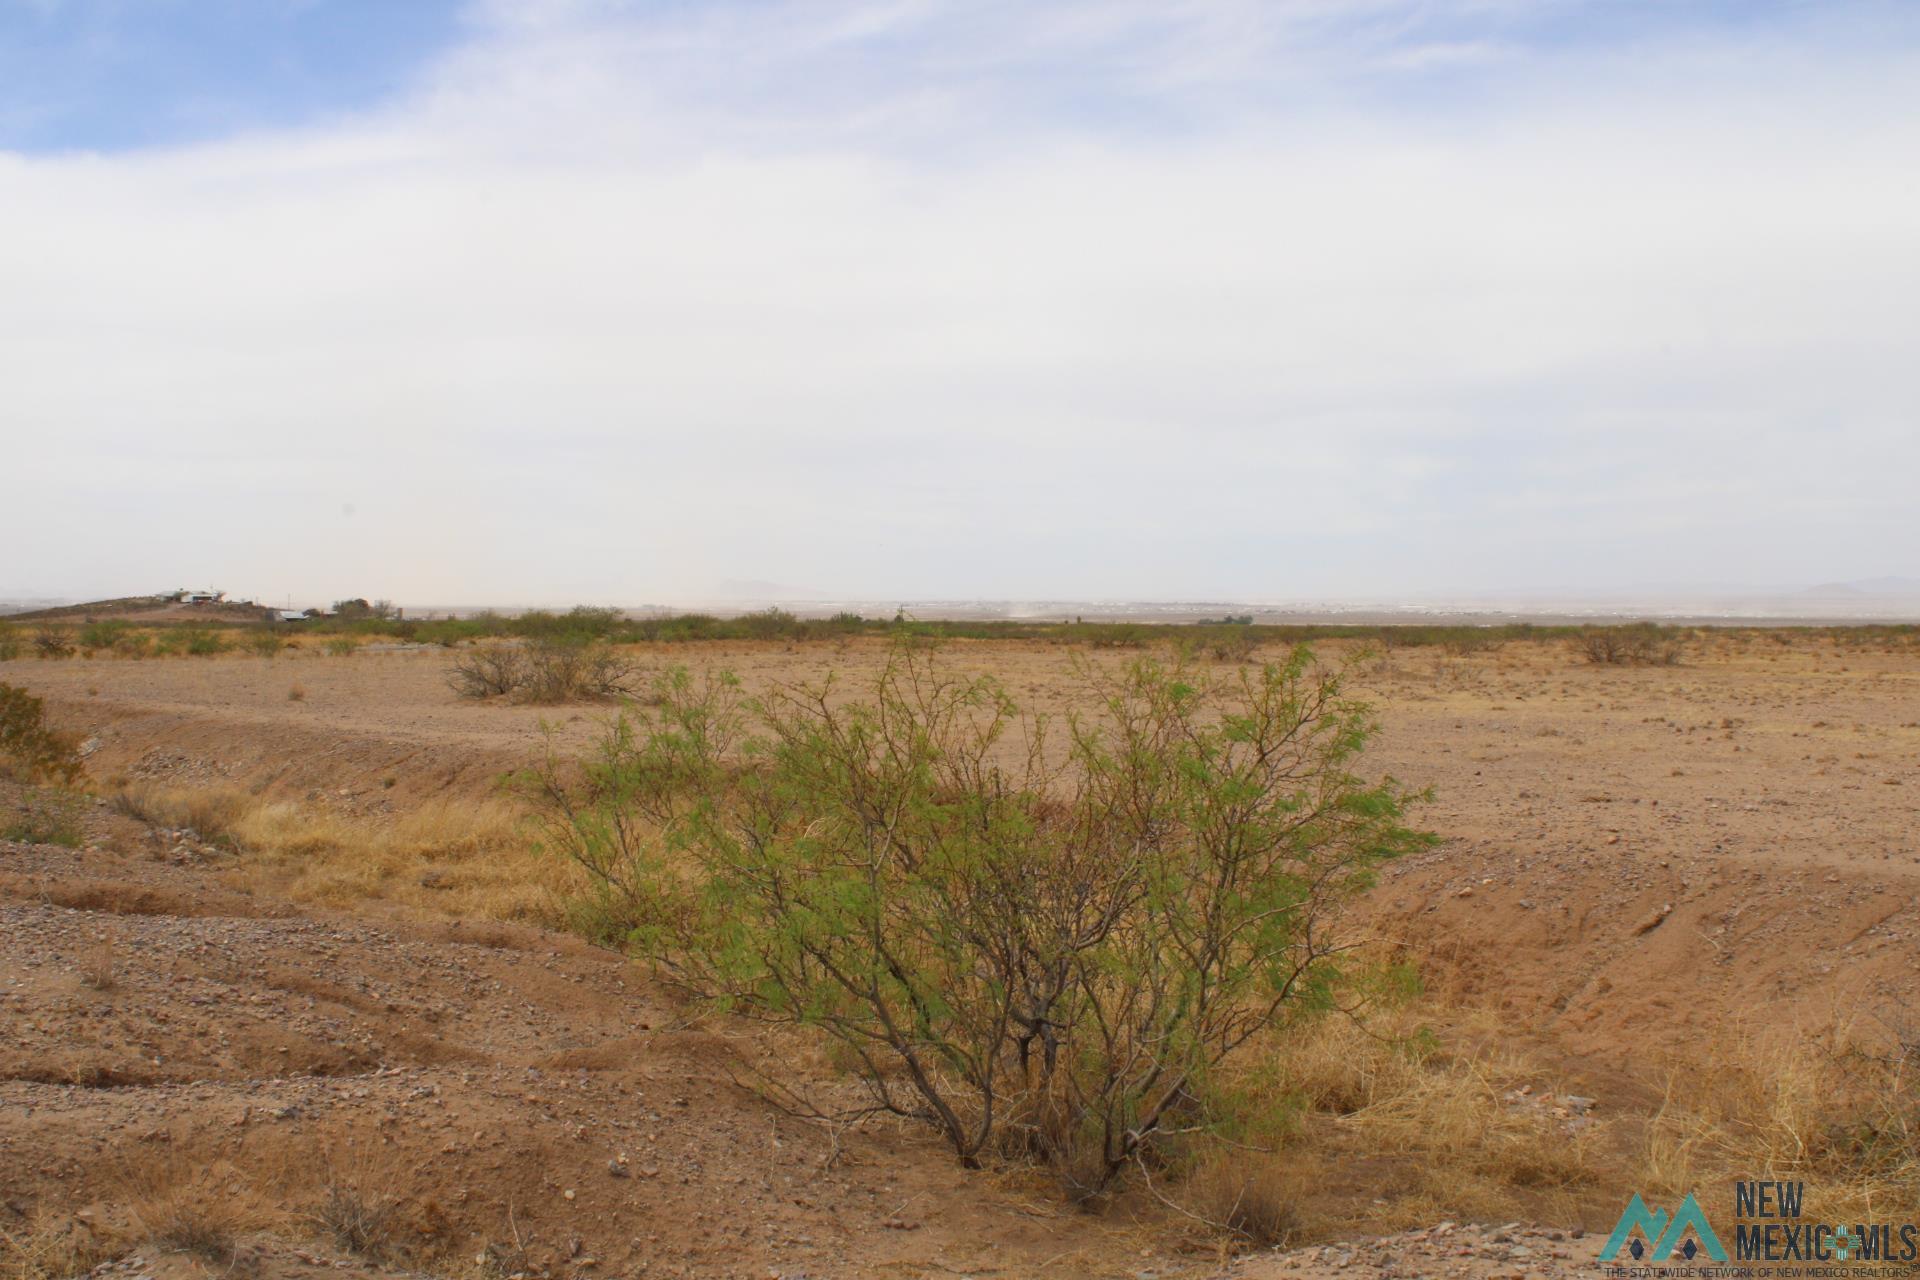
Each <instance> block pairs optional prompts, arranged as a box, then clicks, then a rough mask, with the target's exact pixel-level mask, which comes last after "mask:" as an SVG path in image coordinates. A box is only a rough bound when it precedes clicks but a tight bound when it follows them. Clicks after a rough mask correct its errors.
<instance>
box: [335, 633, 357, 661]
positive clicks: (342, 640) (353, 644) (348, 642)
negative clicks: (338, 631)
mask: <svg viewBox="0 0 1920 1280" xmlns="http://www.w3.org/2000/svg"><path fill="white" fill-rule="evenodd" d="M359 648H360V644H359V642H358V641H356V640H354V639H353V638H352V637H351V636H334V637H333V638H332V639H331V640H328V641H327V652H328V653H329V654H331V655H333V656H334V657H336V658H351V657H352V656H353V655H354V654H355V653H356V652H357V651H358V650H359Z"/></svg>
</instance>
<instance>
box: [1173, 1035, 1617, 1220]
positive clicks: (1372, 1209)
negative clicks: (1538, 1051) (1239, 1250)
mask: <svg viewBox="0 0 1920 1280" xmlns="http://www.w3.org/2000/svg"><path fill="white" fill-rule="evenodd" d="M1416 1012H1417V1010H1415V1009H1413V1008H1411V1007H1409V1008H1405V1009H1400V1010H1388V1011H1384V1012H1382V1013H1381V1014H1379V1015H1377V1016H1376V1017H1374V1018H1372V1019H1370V1020H1366V1021H1357V1020H1355V1019H1352V1018H1347V1017H1341V1016H1334V1017H1328V1018H1324V1019H1321V1020H1319V1021H1316V1022H1312V1023H1309V1024H1306V1025H1304V1026H1300V1027H1296V1028H1293V1029H1291V1030H1290V1031H1288V1032H1286V1033H1284V1034H1281V1035H1279V1036H1276V1037H1275V1038H1274V1039H1273V1041H1272V1042H1271V1043H1270V1045H1269V1046H1268V1048H1267V1049H1266V1051H1265V1053H1264V1056H1263V1058H1262V1059H1261V1061H1260V1062H1259V1063H1258V1064H1257V1065H1256V1066H1255V1067H1254V1068H1253V1069H1252V1070H1251V1071H1250V1072H1249V1073H1248V1074H1247V1075H1246V1076H1245V1077H1244V1078H1242V1079H1240V1080H1238V1081H1235V1082H1234V1083H1233V1089H1234V1091H1235V1092H1236V1094H1238V1095H1239V1096H1240V1097H1241V1098H1242V1099H1244V1100H1245V1106H1246V1108H1247V1124H1246V1130H1245V1133H1244V1135H1243V1136H1244V1139H1245V1141H1244V1145H1241V1146H1235V1147H1216V1148H1213V1149H1211V1150H1208V1151H1205V1152H1204V1153H1203V1154H1201V1155H1200V1156H1199V1157H1198V1158H1197V1159H1196V1162H1195V1164H1194V1167H1193V1168H1192V1169H1191V1170H1190V1172H1189V1173H1188V1174H1187V1176H1186V1178H1185V1180H1184V1182H1183V1183H1182V1184H1181V1185H1180V1187H1179V1189H1178V1191H1177V1192H1176V1193H1174V1194H1173V1199H1174V1200H1175V1201H1176V1202H1177V1203H1178V1204H1179V1205H1180V1207H1182V1208H1183V1209H1184V1210H1186V1211H1187V1212H1188V1213H1190V1214H1192V1215H1193V1216H1195V1217H1197V1218H1200V1219H1202V1220H1204V1221H1206V1222H1209V1223H1211V1224H1213V1225H1214V1226H1216V1227H1219V1228H1221V1229H1224V1230H1226V1231H1228V1232H1230V1233H1232V1234H1233V1235H1235V1236H1237V1237H1238V1238H1240V1239H1242V1240H1244V1241H1247V1242H1249V1243H1253V1244H1258V1245H1269V1244H1287V1243H1300V1242H1304V1241H1310V1240H1313V1239H1317V1238H1325V1237H1328V1236H1330V1235H1332V1234H1334V1233H1337V1232H1368V1231H1395V1230H1401V1229H1405V1228H1408V1227H1413V1226H1420V1225H1431V1224H1433V1223H1435V1222H1439V1221H1442V1220H1443V1219H1453V1220H1456V1221H1458V1220H1479V1221H1488V1220H1501V1219H1508V1218H1515V1217H1530V1218H1535V1219H1545V1220H1565V1219H1570V1218H1571V1217H1573V1216H1574V1209H1575V1206H1576V1204H1577V1203H1578V1201H1579V1200H1580V1199H1581V1198H1582V1196H1583V1194H1585V1193H1589V1192H1590V1191H1591V1190H1592V1189H1593V1188H1594V1187H1595V1186H1597V1185H1600V1184H1601V1183H1603V1182H1604V1181H1606V1180H1607V1178H1608V1177H1609V1175H1610V1173H1611V1172H1612V1171H1610V1170H1609V1168H1608V1164H1609V1157H1608V1153H1607V1150H1606V1142H1605V1127H1604V1125H1603V1124H1602V1123H1600V1122H1597V1121H1589V1122H1585V1123H1582V1122H1581V1121H1580V1119H1579V1118H1578V1117H1577V1116H1573V1115H1570V1114H1568V1113H1567V1112H1566V1111H1565V1109H1564V1108H1559V1109H1556V1108H1555V1107H1554V1106H1552V1105H1550V1104H1547V1105H1543V1104H1541V1103H1538V1102H1536V1101H1535V1100H1534V1099H1535V1098H1536V1097H1538V1096H1539V1095H1540V1094H1541V1093H1542V1092H1545V1091H1552V1090H1553V1080H1552V1077H1551V1074H1550V1073H1549V1072H1548V1071H1547V1070H1546V1069H1545V1068H1544V1067H1542V1066H1541V1065H1540V1064H1538V1063H1536V1062H1533V1061H1531V1060H1529V1059H1528V1058H1527V1057H1526V1056H1525V1055H1523V1054H1521V1053H1518V1052H1515V1051H1513V1050H1510V1049H1498V1050H1495V1049H1469V1048H1457V1049H1455V1048H1447V1047H1443V1046H1442V1045H1441V1044H1440V1043H1439V1042H1438V1041H1437V1040H1435V1039H1434V1038H1433V1037H1432V1036H1431V1035H1430V1034H1427V1033H1425V1032H1422V1031H1420V1030H1419V1029H1418V1027H1417V1025H1416V1021H1415V1014H1416ZM1429 1012H1431V1010H1429ZM1448 1012H1449V1015H1450V1016H1451V1017H1452V1018H1454V1019H1455V1020H1458V1021H1465V1022H1467V1023H1469V1024H1471V1022H1472V1019H1471V1018H1468V1017H1466V1015H1462V1014H1460V1013H1459V1012H1458V1011H1448ZM1523 1089H1524V1090H1525V1092H1524V1093H1523V1092H1522V1090H1523Z"/></svg>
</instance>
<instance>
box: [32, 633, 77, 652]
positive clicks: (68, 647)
mask: <svg viewBox="0 0 1920 1280" xmlns="http://www.w3.org/2000/svg"><path fill="white" fill-rule="evenodd" d="M33 651H34V653H35V654H36V655H38V656H39V657H41V658H71V657H72V656H73V641H72V640H71V639H70V638H69V637H68V636H67V633H66V632H64V631H62V630H60V629H59V628H57V627H42V628H40V630H39V631H36V632H35V633H34V636H33Z"/></svg>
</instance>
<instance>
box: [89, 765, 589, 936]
mask: <svg viewBox="0 0 1920 1280" xmlns="http://www.w3.org/2000/svg"><path fill="white" fill-rule="evenodd" d="M114 804H115V807H116V808H117V809H119V811H120V812H122V813H125V814H127V815H129V816H131V817H135V818H138V819H140V820H142V821H146V822H150V823H153V824H154V825H157V826H164V827H187V828H191V829H192V830H193V831H194V832H196V833H197V834H198V835H199V836H200V837H201V838H202V839H205V840H209V841H212V842H214V843H217V844H219V845H221V846H223V847H225V848H228V849H230V850H232V851H233V853H234V855H235V857H234V862H233V864H232V865H231V866H230V867H229V868H228V870H227V875H228V877H229V878H230V879H238V880H240V881H242V882H246V883H249V884H252V885H256V886H258V887H261V888H270V889H271V890H272V891H274V892H276V893H281V894H285V895H286V896H288V897H291V898H293V899H295V900H298V901H304V902H325V903H329V904H332V905H344V904H346V903H350V902H354V901H359V900H365V899H370V898H379V899H386V900H390V901H398V902H403V903H407V904H409V905H413V906H419V907H423V908H426V909H428V910H431V911H433V912H435V913H436V914H446V915H456V916H472V917H477V918H488V919H498V920H519V921H536V922H542V923H551V922H553V921H554V920H555V919H556V918H557V917H556V915H555V909H554V907H553V905H552V904H553V900H554V894H555V892H556V891H558V890H559V889H560V888H562V887H563V886H564V885H566V884H568V883H570V873H569V872H568V871H567V869H566V868H565V867H564V866H562V865H561V864H560V863H559V861H558V860H557V859H550V858H546V857H543V856H542V855H541V854H539V853H538V852H537V851H536V850H535V849H534V848H533V847H532V844H531V842H530V841H529V839H528V838H527V835H526V832H525V831H524V830H523V828H522V824H521V817H520V812H519V810H517V809H516V808H514V807H513V806H512V805H510V804H507V803H506V802H504V801H501V800H481V801H477V802H461V801H452V800H436V801H429V802H428V803H426V804H423V805H421V806H419V807H418V808H415V809H412V810H409V811H407V812H406V813H403V814H401V815H399V816H398V817H395V818H392V819H389V820H378V821H376V820H372V819H356V818H349V817H343V816H340V815H338V814H334V813H330V812H328V811H326V810H325V809H322V808H319V807H318V806H315V805H311V804H306V803H302V802H297V801H290V800H275V799H269V798H266V797H262V796H255V795H250V794H248V793H247V792H245V791H243V790H240V789H238V788H233V787H213V788H189V787H170V786H159V785H155V784H137V785H135V786H132V787H128V788H126V789H124V790H122V791H121V792H119V793H118V794H117V795H116V796H115V797H114Z"/></svg>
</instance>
